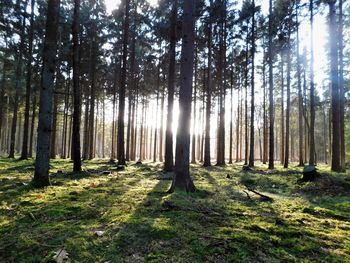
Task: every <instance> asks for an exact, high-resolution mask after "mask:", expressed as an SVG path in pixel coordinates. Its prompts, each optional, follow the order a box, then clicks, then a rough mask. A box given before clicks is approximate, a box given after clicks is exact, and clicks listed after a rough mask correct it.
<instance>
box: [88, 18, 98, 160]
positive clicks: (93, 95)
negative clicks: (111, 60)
mask: <svg viewBox="0 0 350 263" xmlns="http://www.w3.org/2000/svg"><path fill="white" fill-rule="evenodd" d="M95 19H96V18H95ZM96 23H97V22H96V21H95V20H93V21H92V30H93V32H92V33H91V34H92V39H91V47H90V115H89V155H88V159H90V160H92V159H93V158H94V156H95V147H94V141H95V137H96V134H95V102H96V91H95V88H96V62H97V61H96V60H97V54H96V53H97V49H98V43H97V39H96V38H97V36H96V35H95V34H97V33H96V30H97V26H96Z"/></svg>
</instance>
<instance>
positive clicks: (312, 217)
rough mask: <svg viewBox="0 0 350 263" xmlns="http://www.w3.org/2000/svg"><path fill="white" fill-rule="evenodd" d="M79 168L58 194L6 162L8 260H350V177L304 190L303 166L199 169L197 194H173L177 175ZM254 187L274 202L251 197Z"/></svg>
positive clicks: (148, 166) (1, 217)
mask: <svg viewBox="0 0 350 263" xmlns="http://www.w3.org/2000/svg"><path fill="white" fill-rule="evenodd" d="M71 166H72V164H71V163H70V162H69V161H66V160H55V161H53V162H52V164H51V167H52V168H51V171H52V176H51V182H52V186H49V187H47V188H45V189H39V190H38V189H33V188H32V187H31V186H30V180H31V176H32V173H33V167H34V166H33V160H29V161H13V160H7V159H0V202H1V203H0V212H1V213H0V237H1V238H0V255H1V257H2V258H3V259H4V260H5V261H15V262H38V261H40V262H45V261H46V262H48V261H50V260H52V259H53V256H54V253H55V252H56V251H57V250H59V249H60V248H63V249H64V250H65V251H67V252H68V253H69V257H70V258H71V259H72V260H73V261H78V262H105V261H111V262H144V261H149V262H232V261H233V262H300V261H304V262H314V261H318V262H349V261H350V257H349V254H350V253H349V252H350V237H349V231H350V197H349V196H350V195H349V191H350V190H349V189H350V187H349V185H350V181H349V176H348V175H347V174H334V173H333V174H329V172H328V171H329V168H328V167H321V166H320V167H319V170H320V171H321V172H323V173H324V172H325V171H327V173H328V174H327V175H324V178H323V177H322V180H321V179H320V180H319V181H317V182H314V183H303V184H301V183H298V179H299V178H300V176H301V174H300V171H301V168H295V167H294V166H293V165H291V167H292V168H290V169H282V168H281V167H279V166H277V169H276V170H275V171H274V172H272V173H271V172H268V171H266V168H265V166H258V167H257V168H256V169H257V170H258V171H259V172H258V173H245V172H242V171H241V168H242V165H241V164H238V165H237V164H235V165H228V166H226V167H211V168H208V169H205V168H202V167H201V166H200V165H193V166H192V168H191V174H192V176H193V179H194V182H195V185H196V187H197V192H196V193H194V194H187V193H184V192H176V193H174V194H171V195H169V194H166V191H167V189H168V188H169V186H170V180H169V178H171V174H163V173H162V172H161V168H162V166H161V164H160V163H155V164H153V163H145V164H143V165H135V164H133V163H132V164H130V165H128V166H127V167H126V169H125V170H124V171H117V169H116V167H114V166H111V165H110V164H108V160H95V161H91V162H85V164H84V170H85V172H84V173H82V174H72V173H70V170H71ZM59 171H61V172H62V173H61V172H59ZM103 171H111V174H104V173H103ZM57 172H59V173H57ZM329 178H332V181H331V182H328V181H327V180H329ZM245 185H246V186H248V187H251V188H254V189H255V190H256V191H258V192H259V193H262V194H265V195H268V196H269V197H272V198H273V202H263V201H261V200H260V198H259V196H257V195H255V194H254V193H252V192H249V191H247V193H248V195H249V198H248V195H247V194H246V193H245V192H244V191H246V186H245ZM327 187H328V188H332V189H327ZM96 231H100V232H99V233H101V235H100V236H98V235H97V234H96Z"/></svg>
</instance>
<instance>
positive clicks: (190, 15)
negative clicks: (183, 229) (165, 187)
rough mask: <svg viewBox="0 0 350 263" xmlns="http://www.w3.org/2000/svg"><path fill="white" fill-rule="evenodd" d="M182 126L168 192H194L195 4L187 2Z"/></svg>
mask: <svg viewBox="0 0 350 263" xmlns="http://www.w3.org/2000/svg"><path fill="white" fill-rule="evenodd" d="M182 26H183V30H182V47H181V71H180V92H179V107H180V115H179V126H178V130H177V134H176V154H175V175H174V177H173V181H172V185H171V187H170V189H169V192H173V191H174V190H175V189H176V188H180V189H184V190H186V191H187V192H194V191H195V186H194V184H193V181H192V179H191V177H190V169H189V168H190V119H191V104H192V85H193V83H192V78H193V61H194V40H195V0H188V1H184V3H183V21H182Z"/></svg>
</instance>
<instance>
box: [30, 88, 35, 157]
mask: <svg viewBox="0 0 350 263" xmlns="http://www.w3.org/2000/svg"><path fill="white" fill-rule="evenodd" d="M33 97H34V98H33V103H32V120H31V124H30V138H29V153H28V157H30V158H32V157H33V142H34V125H35V117H36V94H35V90H34V94H33Z"/></svg>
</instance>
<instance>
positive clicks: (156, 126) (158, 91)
mask: <svg viewBox="0 0 350 263" xmlns="http://www.w3.org/2000/svg"><path fill="white" fill-rule="evenodd" d="M160 46H161V45H160ZM159 56H161V54H160V55H159ZM159 93H160V57H159V61H158V73H157V101H156V123H155V126H154V144H153V162H156V161H157V139H158V138H157V136H158V109H159Z"/></svg>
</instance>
